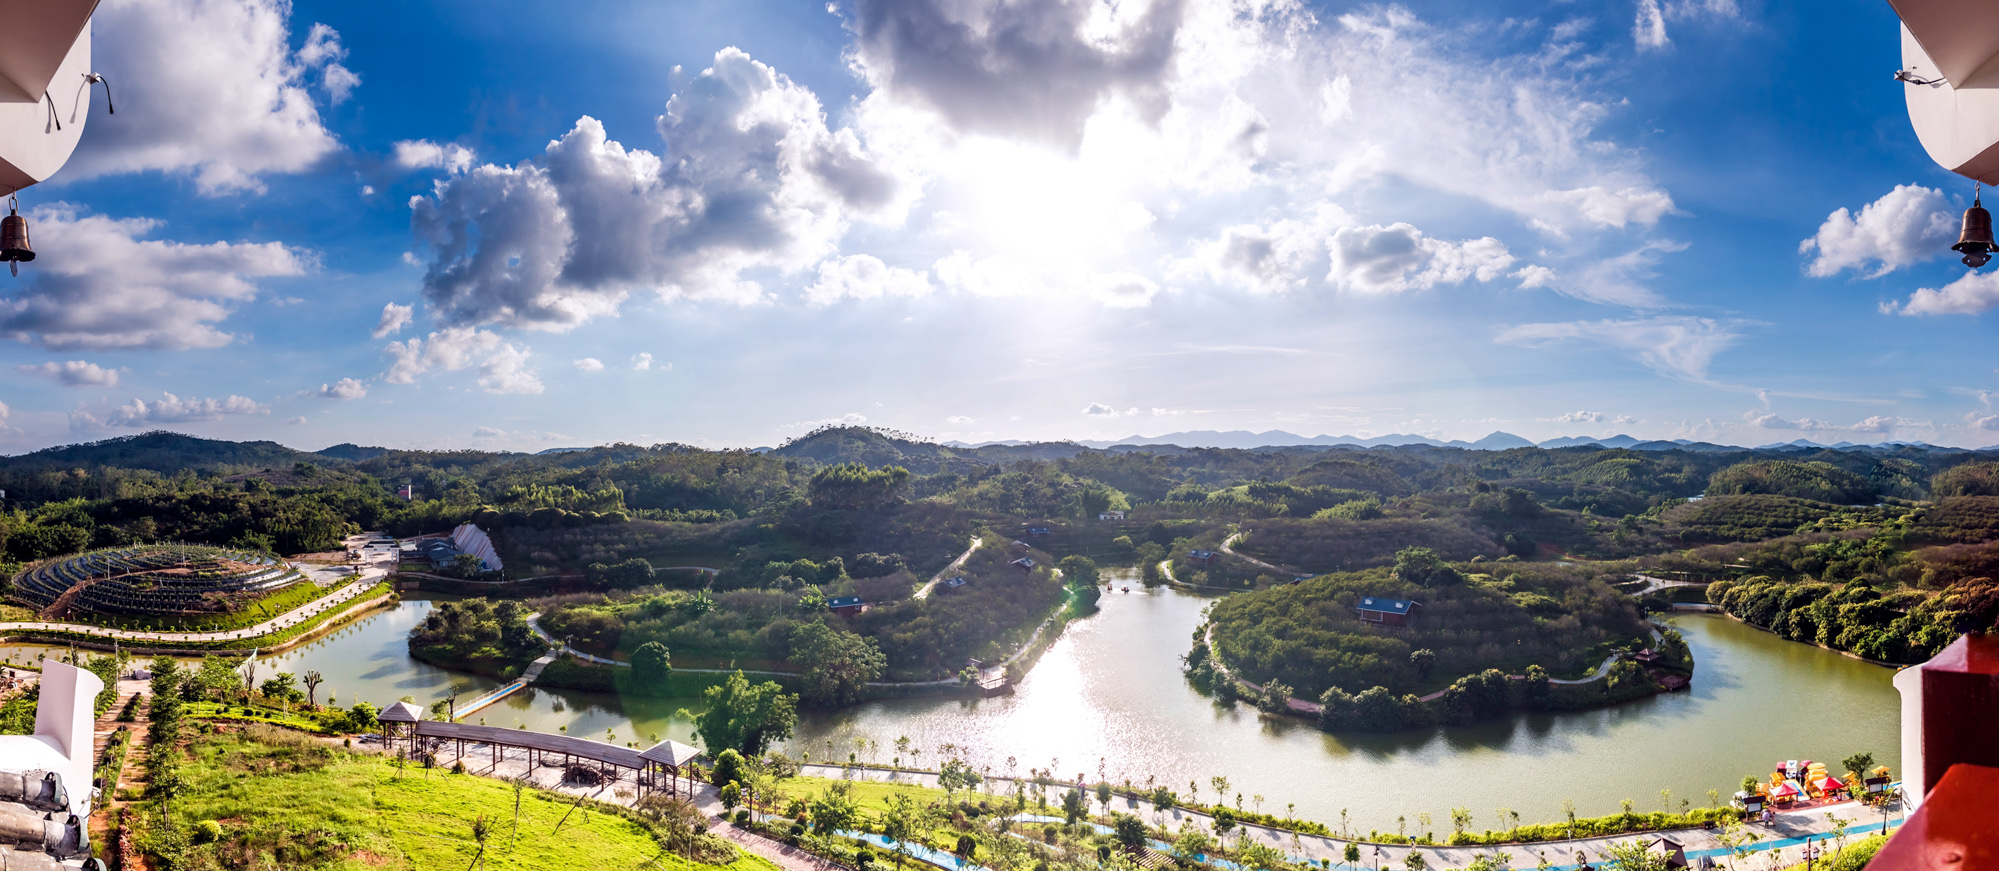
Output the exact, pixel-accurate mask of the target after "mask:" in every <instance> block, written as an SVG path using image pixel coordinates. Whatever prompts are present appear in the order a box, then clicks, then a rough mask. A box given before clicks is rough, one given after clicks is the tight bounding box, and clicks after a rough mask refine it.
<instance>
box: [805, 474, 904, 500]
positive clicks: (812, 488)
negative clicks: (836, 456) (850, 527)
mask: <svg viewBox="0 0 1999 871" xmlns="http://www.w3.org/2000/svg"><path fill="white" fill-rule="evenodd" d="M908 488H909V470H908V469H905V468H903V467H901V466H883V467H881V468H880V469H869V468H868V467H867V464H865V463H841V464H839V465H834V466H827V467H825V468H822V469H820V470H819V471H817V472H814V473H813V474H812V480H811V482H810V484H809V485H808V489H807V492H808V493H809V494H810V496H809V498H810V499H811V500H812V505H813V506H814V507H818V508H846V509H855V510H866V509H873V508H883V507H886V506H889V505H894V504H895V503H897V502H899V501H901V500H902V495H903V493H904V491H906V490H907V489H908Z"/></svg>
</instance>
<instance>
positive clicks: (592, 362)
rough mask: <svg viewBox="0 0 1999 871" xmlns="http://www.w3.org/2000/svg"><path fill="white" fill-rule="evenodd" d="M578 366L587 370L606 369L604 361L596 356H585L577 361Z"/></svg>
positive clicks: (598, 370)
mask: <svg viewBox="0 0 1999 871" xmlns="http://www.w3.org/2000/svg"><path fill="white" fill-rule="evenodd" d="M576 368H578V369H581V370H583V371H585V372H602V371H604V361H602V360H599V359H597V358H595V357H584V358H583V359H581V360H577V361H576Z"/></svg>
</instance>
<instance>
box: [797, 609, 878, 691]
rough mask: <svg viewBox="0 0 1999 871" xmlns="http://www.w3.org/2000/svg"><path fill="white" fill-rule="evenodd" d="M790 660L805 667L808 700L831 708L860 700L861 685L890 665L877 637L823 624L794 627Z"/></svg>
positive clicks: (865, 684) (864, 684) (864, 685)
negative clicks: (879, 646)
mask: <svg viewBox="0 0 1999 871" xmlns="http://www.w3.org/2000/svg"><path fill="white" fill-rule="evenodd" d="M791 661H792V663H793V664H796V665H800V666H803V667H804V669H805V673H804V675H803V677H804V680H805V690H804V698H805V701H806V703H808V704H811V705H814V706H818V707H828V708H831V707H839V706H841V705H849V704H853V703H854V702H857V701H859V700H860V698H861V690H862V688H863V687H866V686H867V684H868V681H871V680H874V679H875V678H877V677H880V676H881V673H882V669H884V668H887V667H888V657H885V656H883V655H882V652H881V650H880V648H878V647H876V646H875V641H874V639H872V638H862V637H861V636H859V635H856V634H854V633H852V632H848V631H846V630H843V629H835V628H833V627H831V626H828V625H826V624H824V623H806V624H804V625H801V626H799V627H798V628H797V629H794V630H792V633H791Z"/></svg>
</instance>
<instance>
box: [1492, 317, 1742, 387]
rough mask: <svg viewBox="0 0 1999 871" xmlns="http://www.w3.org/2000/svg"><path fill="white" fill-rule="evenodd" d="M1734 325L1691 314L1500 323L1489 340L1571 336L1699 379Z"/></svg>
mask: <svg viewBox="0 0 1999 871" xmlns="http://www.w3.org/2000/svg"><path fill="white" fill-rule="evenodd" d="M1738 327H1739V323H1736V322H1730V321H1717V320H1713V319H1710V318H1696V317H1655V318H1636V319H1631V320H1601V321H1566V322H1557V323H1541V324H1520V325H1518V326H1512V327H1506V328H1503V329H1501V330H1500V331H1499V334H1498V335H1497V336H1496V337H1495V338H1494V341H1497V342H1499V343H1500V344H1504V345H1519V346H1522V347H1529V348H1538V347H1547V346H1550V345H1557V344H1564V343H1572V342H1573V343H1583V344H1591V345H1598V346H1602V347H1609V348H1616V349H1618V350H1621V351H1624V352H1626V353H1628V354H1630V355H1631V356H1632V357H1633V358H1634V359H1636V360H1637V361H1638V362H1640V363H1643V364H1645V365H1646V366H1647V367H1649V368H1651V369H1652V370H1653V371H1655V372H1658V373H1659V374H1661V375H1668V376H1673V377H1679V378H1689V379H1693V380H1696V381H1699V380H1704V379H1706V377H1707V367H1708V364H1709V363H1711V362H1713V360H1714V356H1715V355H1716V354H1719V353H1721V352H1722V351H1723V350H1725V349H1727V348H1728V347H1729V346H1731V345H1734V344H1735V343H1736V341H1737V340H1739V339H1741V338H1742V336H1741V334H1739V333H1738V332H1737V331H1736V330H1737V328H1738Z"/></svg>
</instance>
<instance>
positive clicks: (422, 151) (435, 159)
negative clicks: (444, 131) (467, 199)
mask: <svg viewBox="0 0 1999 871" xmlns="http://www.w3.org/2000/svg"><path fill="white" fill-rule="evenodd" d="M395 149H396V165H397V166H400V167H402V168H404V169H442V170H444V171H446V172H449V173H451V174H452V175H457V174H458V173H461V172H464V171H466V170H468V169H471V168H472V164H473V163H474V162H475V161H477V160H478V159H479V155H478V153H477V152H474V151H473V150H472V149H470V148H466V147H465V146H463V145H459V144H457V143H453V142H447V143H444V144H442V145H440V144H438V143H436V142H432V141H430V140H428V139H404V140H402V141H400V142H397V143H396V145H395Z"/></svg>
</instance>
